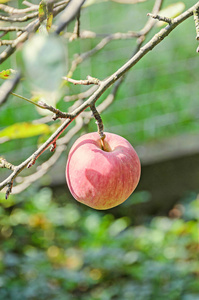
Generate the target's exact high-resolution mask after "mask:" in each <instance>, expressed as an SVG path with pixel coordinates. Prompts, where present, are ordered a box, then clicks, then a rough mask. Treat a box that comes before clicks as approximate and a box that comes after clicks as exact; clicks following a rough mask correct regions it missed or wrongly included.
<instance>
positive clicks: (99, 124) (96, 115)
mask: <svg viewBox="0 0 199 300" xmlns="http://www.w3.org/2000/svg"><path fill="white" fill-rule="evenodd" d="M90 108H91V111H92V113H93V117H94V118H95V120H96V122H95V123H96V124H97V128H98V133H99V136H100V139H101V146H102V149H103V150H105V143H104V139H105V137H106V135H105V134H104V125H103V122H102V118H101V116H100V114H99V112H98V111H97V109H96V107H95V105H91V106H90Z"/></svg>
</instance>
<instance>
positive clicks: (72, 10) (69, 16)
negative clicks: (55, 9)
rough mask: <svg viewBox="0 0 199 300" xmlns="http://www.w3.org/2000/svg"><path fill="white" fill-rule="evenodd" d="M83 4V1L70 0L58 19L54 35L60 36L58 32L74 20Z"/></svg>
mask: <svg viewBox="0 0 199 300" xmlns="http://www.w3.org/2000/svg"><path fill="white" fill-rule="evenodd" d="M84 2H85V0H71V1H70V2H69V4H68V5H67V7H66V8H65V10H64V11H63V13H62V15H61V17H60V19H59V23H58V27H57V29H56V34H60V32H61V31H62V30H64V28H65V27H66V26H67V25H68V24H69V23H70V22H71V21H72V20H73V19H74V18H75V16H76V15H77V14H78V13H79V11H80V9H81V6H82V5H83V4H84Z"/></svg>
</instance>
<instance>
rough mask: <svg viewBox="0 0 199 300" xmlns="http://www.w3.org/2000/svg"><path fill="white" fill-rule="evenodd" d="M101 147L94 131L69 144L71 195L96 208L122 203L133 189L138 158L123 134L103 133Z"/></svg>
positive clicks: (68, 174) (137, 176) (138, 162)
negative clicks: (70, 145) (71, 144)
mask: <svg viewBox="0 0 199 300" xmlns="http://www.w3.org/2000/svg"><path fill="white" fill-rule="evenodd" d="M105 135H106V137H105V139H104V147H103V146H102V143H101V139H100V137H99V134H98V133H97V132H92V133H88V134H85V135H83V136H81V137H80V138H78V139H77V140H76V142H75V143H74V145H73V146H72V148H71V150H70V152H69V155H68V161H67V165H66V181H67V184H68V187H69V190H70V192H71V194H72V195H73V197H74V198H75V199H76V200H77V201H79V202H81V203H84V204H85V205H88V206H90V207H92V208H95V209H101V210H103V209H109V208H112V207H114V206H117V205H119V204H121V203H123V202H124V201H125V200H126V199H127V198H128V197H129V196H130V195H131V193H132V192H133V191H134V190H135V188H136V186H137V184H138V182H139V179H140V173H141V166H140V160H139V158H138V155H137V153H136V152H135V150H134V148H133V147H132V145H131V144H130V143H129V142H128V141H127V140H126V139H125V138H123V137H121V136H119V135H116V134H113V133H108V132H105Z"/></svg>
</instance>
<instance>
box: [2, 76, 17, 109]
mask: <svg viewBox="0 0 199 300" xmlns="http://www.w3.org/2000/svg"><path fill="white" fill-rule="evenodd" d="M20 78H21V74H20V73H17V74H16V76H15V77H14V78H12V79H9V80H6V81H5V82H4V83H3V84H2V86H1V87H0V106H1V105H2V104H3V103H5V102H6V100H7V99H8V96H9V95H10V94H11V92H12V91H13V90H14V88H15V87H16V86H17V84H18V83H19V81H20Z"/></svg>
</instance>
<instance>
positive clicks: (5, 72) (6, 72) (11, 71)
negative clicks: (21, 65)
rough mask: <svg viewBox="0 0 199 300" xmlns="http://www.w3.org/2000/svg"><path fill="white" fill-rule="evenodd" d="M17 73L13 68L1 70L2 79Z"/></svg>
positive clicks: (0, 76)
mask: <svg viewBox="0 0 199 300" xmlns="http://www.w3.org/2000/svg"><path fill="white" fill-rule="evenodd" d="M14 74H16V71H15V70H13V69H7V70H3V71H1V72H0V78H1V79H9V78H10V77H11V76H12V75H14Z"/></svg>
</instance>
